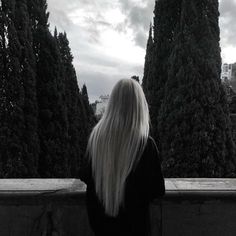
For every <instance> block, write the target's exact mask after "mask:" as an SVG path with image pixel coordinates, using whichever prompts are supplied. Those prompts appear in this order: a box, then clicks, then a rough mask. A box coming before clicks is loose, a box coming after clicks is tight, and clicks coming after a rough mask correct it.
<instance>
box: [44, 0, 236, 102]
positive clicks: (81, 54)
mask: <svg viewBox="0 0 236 236" xmlns="http://www.w3.org/2000/svg"><path fill="white" fill-rule="evenodd" d="M154 2H155V0H48V11H49V12H50V18H49V22H50V27H51V29H52V31H53V28H54V27H55V26H57V29H58V31H66V33H67V36H68V39H69V41H70V47H71V50H72V53H73V55H74V66H75V68H76V72H77V76H78V81H79V85H80V87H81V86H82V84H83V83H85V84H86V85H87V89H88V94H89V99H90V102H94V101H95V100H98V99H99V96H100V95H102V94H110V92H111V89H112V87H113V85H114V84H115V83H116V81H118V80H119V79H121V78H130V77H131V76H132V75H138V76H139V77H140V79H142V76H143V65H144V57H145V49H146V40H147V35H148V30H149V24H150V22H151V21H152V19H153V9H154ZM220 15H221V16H220V29H221V50H222V59H223V62H227V63H232V62H236V0H221V1H220Z"/></svg>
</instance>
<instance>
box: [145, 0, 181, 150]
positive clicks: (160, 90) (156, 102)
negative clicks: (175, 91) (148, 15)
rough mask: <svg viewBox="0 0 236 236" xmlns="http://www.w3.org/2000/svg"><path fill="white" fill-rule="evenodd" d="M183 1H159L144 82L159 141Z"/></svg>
mask: <svg viewBox="0 0 236 236" xmlns="http://www.w3.org/2000/svg"><path fill="white" fill-rule="evenodd" d="M180 4H181V0H168V1H167V0H158V1H156V2H155V8H154V26H153V31H154V32H153V39H152V29H151V27H150V30H149V39H148V43H147V49H146V50H147V51H146V58H145V66H144V77H143V84H142V85H143V88H144V92H145V95H146V97H147V101H148V103H149V107H150V118H151V135H152V136H153V137H154V139H155V140H156V141H158V140H159V139H160V137H159V130H158V114H159V110H160V107H161V104H162V100H163V97H164V91H165V84H166V81H167V64H168V58H169V56H170V53H171V51H172V48H173V41H174V32H175V30H176V27H177V22H178V21H179V17H180V10H181V8H180ZM160 148H161V147H160Z"/></svg>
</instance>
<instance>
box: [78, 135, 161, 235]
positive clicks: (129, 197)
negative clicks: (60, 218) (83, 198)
mask: <svg viewBox="0 0 236 236" xmlns="http://www.w3.org/2000/svg"><path fill="white" fill-rule="evenodd" d="M81 179H82V180H83V181H84V182H85V183H86V184H87V210H88V216H89V221H90V225H91V227H92V229H93V231H94V232H95V235H101V236H108V235H109V236H133V235H135V236H139V235H140V236H145V235H149V232H150V219H149V204H150V202H151V201H152V200H153V199H154V198H158V197H161V196H163V195H164V193H165V185H164V179H163V175H162V171H161V166H160V158H159V152H158V150H157V147H156V144H155V141H154V140H153V139H152V138H151V137H149V138H148V141H147V144H146V147H145V149H144V152H143V154H142V157H141V159H140V161H139V163H138V164H137V166H136V168H135V170H133V171H132V172H131V173H130V174H129V176H128V177H127V180H126V187H125V199H124V206H123V207H121V208H120V210H119V214H118V216H116V217H110V216H108V215H106V214H105V212H104V207H103V205H102V204H101V202H100V201H99V199H98V198H97V195H96V192H95V186H94V181H93V177H92V169H91V165H90V164H89V163H88V165H87V168H85V169H84V171H83V174H82V176H81Z"/></svg>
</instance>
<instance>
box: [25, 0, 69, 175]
mask: <svg viewBox="0 0 236 236" xmlns="http://www.w3.org/2000/svg"><path fill="white" fill-rule="evenodd" d="M28 9H29V15H30V20H31V24H32V33H33V46H34V54H35V56H36V78H37V100H38V114H39V115H38V122H39V139H40V156H39V173H40V176H41V177H67V176H70V169H69V166H68V158H69V156H68V121H67V109H66V105H65V84H64V82H63V78H62V70H61V65H62V62H61V58H60V51H59V47H58V44H57V40H56V39H55V38H54V37H53V36H52V35H51V33H50V31H49V25H48V16H49V14H48V13H47V4H46V0H28Z"/></svg>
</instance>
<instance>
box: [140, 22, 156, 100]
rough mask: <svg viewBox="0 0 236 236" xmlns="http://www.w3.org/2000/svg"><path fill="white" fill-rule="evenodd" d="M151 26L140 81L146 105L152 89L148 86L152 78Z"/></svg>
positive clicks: (152, 46) (152, 47)
mask: <svg viewBox="0 0 236 236" xmlns="http://www.w3.org/2000/svg"><path fill="white" fill-rule="evenodd" d="M152 31H153V29H152V24H150V28H149V35H148V40H147V46H146V55H145V64H144V72H143V81H142V87H143V91H144V93H145V95H146V99H147V101H148V103H150V102H151V101H150V98H151V95H150V92H151V90H152V87H150V85H149V81H151V77H152V67H153V55H154V52H153V49H154V45H153V36H152Z"/></svg>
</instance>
